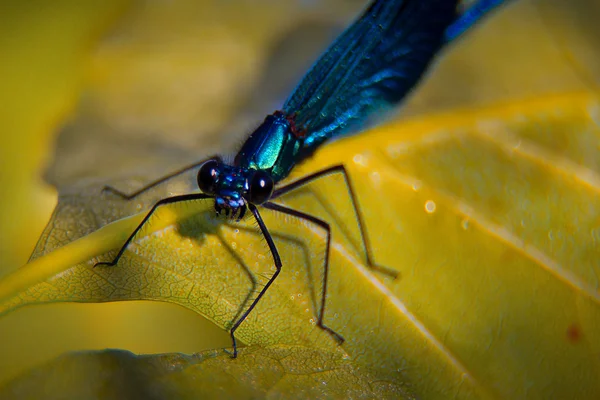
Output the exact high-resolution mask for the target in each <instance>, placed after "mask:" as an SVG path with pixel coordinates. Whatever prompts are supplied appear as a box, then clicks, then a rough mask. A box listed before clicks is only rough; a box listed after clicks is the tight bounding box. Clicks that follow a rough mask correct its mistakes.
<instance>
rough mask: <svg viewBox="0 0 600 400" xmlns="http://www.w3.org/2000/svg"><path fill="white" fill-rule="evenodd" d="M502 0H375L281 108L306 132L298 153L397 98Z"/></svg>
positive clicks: (358, 124) (349, 129)
mask: <svg viewBox="0 0 600 400" xmlns="http://www.w3.org/2000/svg"><path fill="white" fill-rule="evenodd" d="M503 1H504V0H478V1H477V2H476V3H475V4H474V5H472V6H471V7H470V8H468V9H467V10H466V12H465V13H463V14H462V15H460V16H458V15H457V6H458V3H459V0H375V1H373V2H372V3H371V5H370V6H369V7H368V8H367V9H366V10H365V12H364V13H363V14H362V16H361V17H360V18H359V19H358V20H356V21H355V22H354V23H353V24H352V25H351V26H350V27H349V28H348V29H347V30H346V31H345V32H344V33H343V34H342V35H341V36H340V37H339V38H338V39H337V40H336V41H335V42H334V43H333V44H332V45H331V46H330V47H329V49H328V50H327V51H326V52H325V53H324V54H323V55H322V56H321V57H320V58H319V59H318V60H317V62H316V63H315V64H314V65H313V67H312V68H311V70H310V71H309V72H308V74H307V75H306V76H305V77H304V78H303V79H302V81H301V82H300V84H299V85H298V87H297V88H296V90H295V91H294V92H293V93H292V95H291V96H290V97H289V98H288V100H287V101H286V102H285V104H284V106H283V111H284V112H285V113H286V114H287V115H290V116H292V115H293V116H294V120H295V124H296V126H297V127H298V128H299V129H302V130H303V131H304V132H305V135H306V136H305V141H304V148H303V149H302V151H301V154H300V158H303V157H306V156H307V155H309V154H311V153H312V152H313V151H314V150H315V149H316V148H317V147H318V146H319V145H321V144H322V143H323V142H324V141H326V140H327V139H331V138H334V137H338V136H341V135H346V134H350V133H353V132H356V131H358V130H360V129H363V128H364V127H365V125H368V124H369V123H370V122H371V121H370V119H372V114H373V113H374V112H376V111H385V110H386V109H389V108H391V107H393V106H394V105H396V104H397V103H399V102H400V101H401V100H402V99H403V98H404V97H405V95H406V94H407V93H408V92H409V91H410V90H411V89H412V88H413V86H414V85H415V84H416V83H417V82H418V81H419V79H420V78H421V76H422V75H423V74H424V73H425V71H426V70H427V67H428V65H429V64H430V62H431V61H432V59H433V57H434V56H435V55H436V53H437V52H438V51H439V50H440V48H441V47H442V46H443V45H444V44H447V43H448V42H450V41H452V40H454V39H455V38H457V37H458V36H460V35H461V34H462V33H463V32H464V31H466V30H467V29H468V28H470V27H471V26H472V25H474V24H475V22H477V21H478V20H479V19H481V18H482V17H483V16H484V15H485V14H487V13H488V12H489V11H490V10H491V9H493V8H494V7H496V6H498V5H499V4H500V3H502V2H503Z"/></svg>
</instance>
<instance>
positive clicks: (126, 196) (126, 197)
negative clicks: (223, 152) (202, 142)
mask: <svg viewBox="0 0 600 400" xmlns="http://www.w3.org/2000/svg"><path fill="white" fill-rule="evenodd" d="M208 160H217V161H218V162H222V159H221V157H220V156H214V157H210V158H207V159H205V160H202V161H199V162H195V163H193V164H191V165H188V166H185V167H183V168H180V169H178V170H177V171H174V172H171V173H170V174H168V175H165V176H163V177H162V178H159V179H157V180H155V181H153V182H150V183H149V184H147V185H146V186H144V187H142V188H141V189H138V190H136V191H135V192H133V193H129V194H128V193H125V192H122V191H120V190H118V189H115V188H113V187H112V186H104V187H103V188H102V191H103V192H111V193H112V194H115V195H117V196H119V197H121V198H122V199H124V200H131V199H134V198H136V197H137V196H139V195H140V194H142V193H144V192H146V191H148V190H150V189H152V188H153V187H155V186H158V185H160V184H161V183H163V182H165V181H167V180H169V179H171V178H173V177H175V176H177V175H180V174H183V173H184V172H186V171H189V170H191V169H194V168H196V167H199V166H201V165H202V164H204V163H205V162H207V161H208Z"/></svg>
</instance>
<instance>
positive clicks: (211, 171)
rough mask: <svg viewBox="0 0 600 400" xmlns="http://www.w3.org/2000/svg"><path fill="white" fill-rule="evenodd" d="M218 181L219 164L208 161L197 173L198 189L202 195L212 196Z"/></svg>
mask: <svg viewBox="0 0 600 400" xmlns="http://www.w3.org/2000/svg"><path fill="white" fill-rule="evenodd" d="M218 181H219V163H218V162H216V161H215V160H209V161H207V162H205V163H204V164H202V167H200V171H198V187H199V188H200V190H202V192H203V193H205V194H209V195H213V194H215V190H216V189H217V182H218Z"/></svg>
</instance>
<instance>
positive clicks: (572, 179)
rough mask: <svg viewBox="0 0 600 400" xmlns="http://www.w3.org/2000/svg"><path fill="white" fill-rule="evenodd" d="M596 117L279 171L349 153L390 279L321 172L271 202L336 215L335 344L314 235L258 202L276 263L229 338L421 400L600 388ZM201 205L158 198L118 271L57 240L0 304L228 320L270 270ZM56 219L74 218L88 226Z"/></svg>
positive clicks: (397, 133)
mask: <svg viewBox="0 0 600 400" xmlns="http://www.w3.org/2000/svg"><path fill="white" fill-rule="evenodd" d="M599 115H600V103H599V101H598V98H597V97H596V96H594V95H591V94H587V93H574V94H571V95H563V96H555V97H550V98H544V99H539V100H532V101H525V102H520V103H519V102H513V103H511V104H510V105H506V106H499V107H495V108H491V109H482V110H479V111H462V112H453V113H449V114H442V115H439V116H434V117H429V118H427V119H423V120H412V121H406V122H403V123H396V124H392V125H388V126H385V127H382V128H379V129H378V130H375V131H373V132H370V133H365V134H363V135H359V136H357V137H354V138H350V139H347V140H341V141H339V142H336V143H333V144H331V145H330V146H326V147H324V148H323V149H322V151H319V152H318V153H317V155H316V157H315V158H314V159H313V160H311V161H310V162H308V163H305V164H303V165H301V166H300V167H299V168H298V169H297V170H296V171H295V173H294V176H293V177H292V178H291V179H294V178H297V177H299V176H303V175H305V174H308V173H310V172H311V171H316V170H319V169H322V168H324V167H327V166H329V165H331V164H332V162H335V163H337V162H343V163H344V164H346V165H347V166H348V167H349V170H350V174H351V177H352V180H353V183H354V185H355V187H356V191H357V196H358V198H359V201H360V204H361V206H362V209H363V211H364V216H365V219H366V223H367V226H368V227H369V232H370V238H371V241H372V243H373V247H374V250H375V251H374V253H375V255H376V256H375V257H376V261H377V262H378V264H383V265H385V266H388V267H390V268H393V269H396V270H397V271H399V272H400V278H399V279H396V280H391V279H390V278H387V277H386V276H380V275H377V274H374V273H373V272H372V271H371V270H369V268H367V267H366V266H365V264H364V253H363V251H362V249H361V247H360V240H359V237H358V231H357V229H356V226H355V223H354V221H355V218H354V216H353V214H352V209H351V207H350V203H349V202H348V198H347V195H346V192H345V191H344V190H343V182H342V180H341V179H336V178H327V179H323V180H322V181H320V182H317V183H315V184H311V185H309V187H307V188H306V189H303V190H299V191H298V192H296V193H292V194H290V195H289V196H284V198H283V199H282V202H284V203H285V204H286V205H289V206H291V207H294V208H298V209H302V210H304V211H308V212H311V213H313V214H315V215H317V216H319V217H322V218H323V219H325V220H327V221H330V222H332V224H333V235H334V236H333V240H334V242H335V243H334V245H333V249H332V254H331V272H330V274H331V275H330V285H329V290H328V292H327V309H326V315H325V322H326V324H327V325H328V326H330V327H331V328H333V329H334V330H335V331H336V332H338V333H340V334H341V335H343V336H344V337H345V339H346V342H345V343H344V344H343V345H342V346H341V347H340V346H337V345H336V343H335V342H334V341H333V340H332V339H331V338H330V337H329V336H328V335H327V334H325V333H324V332H323V331H321V330H320V329H318V328H316V327H315V326H314V318H315V313H316V311H315V310H316V307H315V304H318V301H319V287H320V282H321V280H320V276H321V275H320V274H321V266H322V253H321V251H322V249H323V243H324V233H323V232H322V231H321V230H319V229H318V228H317V227H315V226H311V225H309V224H304V223H299V222H298V221H296V220H294V219H290V218H285V217H281V216H278V215H276V214H275V213H271V212H266V210H264V211H263V216H264V217H265V222H266V224H267V226H268V227H269V229H270V230H271V231H272V233H273V236H274V237H275V241H276V243H277V246H278V248H279V250H280V253H281V256H282V260H283V262H284V269H283V272H282V274H281V275H280V277H279V278H278V280H277V281H276V283H275V285H274V286H273V287H272V288H271V289H270V290H269V292H268V294H267V295H266V296H265V298H264V300H263V301H261V302H260V303H259V306H258V307H257V308H256V310H255V311H253V312H252V314H250V317H249V318H248V319H247V320H246V321H245V322H244V323H243V324H242V325H241V327H240V329H239V331H238V334H239V338H240V339H241V340H242V341H243V342H244V343H246V344H257V345H261V346H272V345H275V344H277V345H294V346H297V345H301V346H306V347H310V348H313V349H322V350H323V351H330V352H338V353H340V355H341V356H348V357H350V358H351V359H352V360H353V361H354V362H356V363H357V364H358V365H364V366H368V367H369V368H371V369H373V370H374V371H376V373H377V374H378V377H379V378H380V379H386V380H392V381H398V380H400V381H403V382H404V381H406V382H410V383H411V385H412V387H413V388H414V392H415V393H418V394H419V395H421V396H423V397H426V398H429V397H432V396H433V397H447V396H450V395H457V396H458V397H460V398H481V397H490V398H491V397H508V398H514V397H524V396H533V397H542V398H544V397H549V396H557V397H565V396H566V397H579V398H581V397H583V398H585V397H586V396H587V395H590V394H591V393H597V392H598V390H599V388H598V383H597V382H598V381H597V379H596V378H597V368H598V366H597V359H596V357H595V356H594V354H595V351H597V350H596V349H597V348H598V342H597V339H596V335H595V334H594V332H595V330H596V328H597V327H598V321H599V317H600V313H599V309H598V294H597V290H596V288H595V279H596V278H595V276H596V275H595V268H596V263H595V260H596V259H597V256H598V244H597V231H598V229H599V221H600V218H599V213H600V210H599V209H598V207H597V206H596V205H597V204H600V202H598V187H599V186H598V185H597V182H598V181H597V177H596V175H597V173H598V172H597V170H598V165H597V164H596V160H597V159H598V154H597V153H598V152H599V151H600V150H599V149H598V147H597V146H595V147H594V146H591V145H590V143H595V142H594V141H597V136H598V134H599V129H598V126H597V121H598V116H599ZM565 127H569V128H568V130H567V129H565ZM573 127H575V128H573ZM573 129H575V130H576V133H577V134H576V136H573ZM565 141H567V142H568V143H569V145H568V146H565V145H564V143H565ZM561 143H563V144H561ZM103 197H104V199H105V201H108V198H109V197H110V195H108V194H105V195H104V196H103ZM67 203H68V202H67ZM63 204H64V202H63ZM71 204H72V203H71ZM109 204H110V203H109ZM87 205H88V202H87V201H82V202H81V203H80V206H83V207H84V208H85V207H87ZM59 213H60V208H59ZM213 214H214V213H213V211H212V205H211V204H210V202H209V201H199V202H196V204H179V205H172V206H166V207H165V209H164V210H163V211H162V212H159V213H158V214H157V215H156V217H155V218H154V219H152V220H151V221H150V223H149V224H148V225H147V226H145V228H144V229H143V230H142V233H141V235H140V236H139V237H137V238H136V240H135V241H134V243H133V244H132V246H131V247H130V248H129V249H128V251H127V252H126V253H125V256H124V257H123V259H122V262H120V264H119V265H118V266H117V267H114V268H96V269H93V268H91V266H92V265H93V263H94V262H95V261H96V258H92V257H93V256H95V255H96V253H95V252H99V251H100V247H97V248H93V250H91V251H90V253H89V256H90V258H92V259H91V260H90V261H88V262H85V263H80V264H78V265H76V266H73V267H71V268H69V265H74V264H76V263H77V262H79V261H81V260H82V259H83V258H85V257H83V256H81V257H80V256H77V258H76V259H74V260H72V262H71V264H69V254H76V253H75V252H73V253H71V252H70V251H67V250H65V251H64V252H63V254H64V255H65V257H64V260H63V262H62V267H61V268H60V269H62V270H63V272H61V273H58V274H56V272H58V271H57V270H55V271H53V272H52V274H50V275H49V276H47V278H46V280H45V281H44V282H41V283H39V284H35V285H32V286H30V287H29V288H28V289H27V290H24V291H22V292H20V293H19V294H18V295H16V296H13V297H11V298H9V299H3V301H2V304H3V306H2V308H3V309H4V310H5V311H7V310H9V309H12V308H14V307H18V306H21V305H24V304H31V303H38V302H48V301H110V300H130V299H152V300H161V301H169V302H174V303H177V304H181V305H183V306H185V307H188V308H191V309H193V310H195V311H197V312H199V313H202V314H203V315H205V316H207V318H209V319H211V320H213V321H214V322H215V323H217V324H218V325H219V326H221V327H224V328H226V329H227V328H228V327H230V326H231V323H232V321H233V320H234V319H235V316H236V315H237V314H238V313H239V312H240V307H241V306H243V305H244V303H245V302H246V301H247V299H248V296H249V297H252V295H253V294H254V295H255V294H256V290H257V289H259V288H260V287H261V286H262V285H264V283H265V282H266V280H265V277H266V276H269V275H270V274H271V273H272V272H273V267H272V262H271V259H270V256H269V253H268V251H267V250H266V248H265V244H264V242H263V241H261V238H260V235H259V234H258V233H257V232H256V230H255V227H253V225H252V223H251V222H250V223H242V224H239V225H238V224H225V223H223V221H222V220H221V219H216V218H215V217H214V215H213ZM135 218H139V217H135ZM65 219H66V221H63V224H64V223H68V224H70V225H69V229H77V227H78V226H81V227H82V228H81V229H85V220H76V221H69V220H68V214H66V217H65ZM134 222H135V221H133V220H119V221H116V222H114V223H112V224H109V225H107V226H106V227H105V228H103V229H104V230H108V229H117V230H121V231H122V233H121V237H120V238H119V240H121V239H122V238H123V234H124V233H125V232H126V231H127V230H130V229H131V226H132V223H134ZM61 227H62V228H64V225H61ZM101 236H102V237H103V239H100V237H101ZM48 237H50V238H51V237H52V232H51V231H50V232H49V236H48ZM105 239H106V240H109V239H110V242H106V243H107V246H106V248H105V249H108V248H110V247H112V246H114V245H115V244H116V242H117V241H118V240H116V238H115V235H114V233H113V232H111V233H108V232H103V231H98V232H95V233H93V234H91V235H90V236H87V237H84V238H82V239H79V240H78V241H75V242H72V243H71V244H69V245H67V247H69V246H82V245H81V243H82V242H84V243H86V244H87V245H90V246H92V245H96V244H97V243H99V242H102V241H103V240H105ZM48 243H52V241H50V242H48ZM117 247H118V246H117ZM90 249H92V248H90ZM53 254H55V253H49V254H47V255H46V256H43V257H41V258H39V259H38V260H36V261H33V262H39V263H46V262H47V261H44V260H45V259H50V257H53ZM102 258H103V259H104V258H105V257H102ZM48 262H49V261H48ZM38 268H39V267H38ZM67 268H68V269H67ZM249 271H251V272H249ZM16 276H17V278H16V279H17V281H18V279H19V278H18V276H19V272H17V273H16ZM25 276H27V275H26V274H25ZM251 276H253V277H254V279H255V280H256V283H257V285H256V287H253V284H252V282H253V280H252V278H251ZM5 282H6V281H5ZM31 283H32V282H30V281H29V282H27V285H31ZM24 286H25V285H24ZM0 290H1V292H2V293H5V290H6V286H5V285H4V286H2V285H0ZM314 292H316V293H314ZM312 296H314V297H312ZM246 305H247V303H246Z"/></svg>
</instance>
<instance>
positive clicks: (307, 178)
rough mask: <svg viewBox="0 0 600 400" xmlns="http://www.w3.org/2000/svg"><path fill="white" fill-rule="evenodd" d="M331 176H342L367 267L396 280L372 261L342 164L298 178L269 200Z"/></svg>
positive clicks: (390, 272)
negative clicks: (354, 215)
mask: <svg viewBox="0 0 600 400" xmlns="http://www.w3.org/2000/svg"><path fill="white" fill-rule="evenodd" d="M332 174H342V175H343V176H344V181H345V182H346V186H347V187H348V192H349V193H350V199H351V200H352V206H353V208H354V213H355V214H356V220H357V222H358V227H359V230H360V235H361V238H362V244H363V247H364V249H365V253H366V255H367V266H368V267H369V268H371V269H373V270H375V271H379V272H382V273H384V274H386V275H389V276H391V277H392V278H397V277H398V273H397V272H396V271H394V270H391V269H389V268H386V267H383V266H380V265H377V264H375V262H374V261H373V253H372V248H371V243H370V241H369V236H368V235H367V231H366V230H365V224H364V221H363V219H362V213H361V211H360V207H359V205H358V201H357V200H356V195H355V194H354V189H353V187H352V182H351V180H350V176H349V175H348V172H347V171H346V168H345V167H344V165H343V164H340V165H334V166H333V167H329V168H327V169H324V170H321V171H317V172H315V173H314V174H310V175H308V176H305V177H303V178H300V179H298V180H297V181H295V182H292V183H290V184H288V185H286V186H283V187H281V188H279V189H276V190H275V191H274V192H273V195H272V196H271V199H276V198H277V197H279V196H282V195H284V194H286V193H289V192H291V191H293V190H295V189H297V188H299V187H301V186H304V185H307V184H309V183H310V182H312V181H314V180H317V179H319V178H322V177H325V176H327V175H332Z"/></svg>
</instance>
